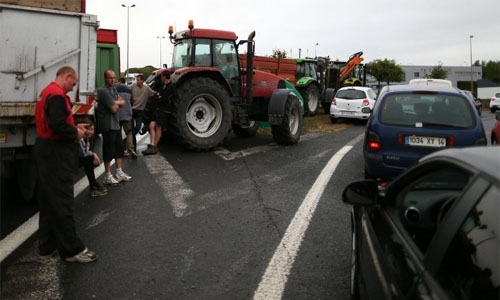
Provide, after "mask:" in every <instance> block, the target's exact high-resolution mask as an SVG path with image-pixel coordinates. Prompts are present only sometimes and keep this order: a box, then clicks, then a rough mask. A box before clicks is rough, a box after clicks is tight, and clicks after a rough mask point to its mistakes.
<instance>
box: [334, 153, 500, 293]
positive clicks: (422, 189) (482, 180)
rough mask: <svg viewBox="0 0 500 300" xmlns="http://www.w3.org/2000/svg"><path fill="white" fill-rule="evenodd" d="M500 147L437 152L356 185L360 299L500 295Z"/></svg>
mask: <svg viewBox="0 0 500 300" xmlns="http://www.w3.org/2000/svg"><path fill="white" fill-rule="evenodd" d="M499 175H500V149H499V148H498V147H491V146H489V147H471V148H462V149H448V150H442V151H438V152H434V153H433V154H430V155H428V156H426V157H425V158H423V159H421V160H420V161H419V163H418V164H417V165H416V166H414V167H412V168H410V169H408V170H406V171H405V172H404V173H402V174H401V175H400V176H398V177H397V178H396V179H395V180H394V181H393V182H391V183H390V184H389V185H388V186H387V187H381V186H379V185H378V183H377V182H376V181H373V180H365V181H358V182H354V183H351V184H350V185H349V186H347V187H346V189H345V190H344V192H343V201H344V203H347V204H351V205H353V208H352V214H351V221H352V241H353V242H352V245H353V252H352V270H351V271H352V272H351V275H352V276H351V279H352V285H351V286H352V298H353V299H499V296H500V295H499V276H500V263H499V260H500V259H499V257H500V255H499V253H500V252H499V251H500V249H499V245H500V239H499V237H500V236H499V229H500V226H499V219H500V218H499V212H500V208H499V203H500V191H499V190H500V179H499Z"/></svg>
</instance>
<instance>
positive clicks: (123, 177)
mask: <svg viewBox="0 0 500 300" xmlns="http://www.w3.org/2000/svg"><path fill="white" fill-rule="evenodd" d="M116 180H117V181H118V182H129V181H130V180H132V177H131V176H129V175H128V174H127V173H125V172H123V171H121V172H116Z"/></svg>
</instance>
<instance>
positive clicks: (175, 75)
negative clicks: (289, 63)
mask: <svg viewBox="0 0 500 300" xmlns="http://www.w3.org/2000/svg"><path fill="white" fill-rule="evenodd" d="M169 34H170V41H171V42H172V43H173V44H174V51H173V57H172V66H171V67H170V68H169V70H170V71H171V72H172V76H171V79H172V83H173V84H174V85H175V87H176V90H177V94H178V97H177V98H176V99H175V100H174V101H173V102H174V103H173V105H172V106H173V107H172V114H171V116H170V118H169V123H168V130H171V132H172V133H174V135H175V136H176V138H177V139H178V140H179V141H180V142H181V143H182V144H183V145H184V146H186V147H187V148H189V149H192V150H196V151H206V150H210V149H213V148H214V147H216V146H217V145H219V144H220V143H221V142H222V141H223V140H224V138H225V137H226V136H227V134H228V133H229V132H230V131H231V129H232V130H233V131H234V132H235V134H236V135H238V136H252V135H255V134H256V132H257V129H258V127H259V122H269V126H270V127H271V131H272V135H273V138H274V140H275V141H276V143H278V144H280V145H291V144H296V143H297V142H298V141H299V139H300V134H301V129H302V124H303V117H302V112H303V102H302V97H301V96H300V94H299V93H298V92H297V90H295V88H293V86H292V85H291V84H290V83H289V82H288V81H286V80H285V79H283V78H282V77H279V76H276V75H274V74H270V73H268V72H263V71H259V70H254V68H253V56H254V49H255V44H254V40H253V38H254V36H255V32H252V33H251V34H250V35H249V37H248V40H240V41H239V42H236V40H237V36H236V34H235V33H234V32H229V31H222V30H213V29H200V28H194V26H193V23H192V21H190V22H189V29H186V30H183V31H180V32H177V33H175V34H174V33H173V30H172V27H171V26H170V27H169ZM243 44H247V49H246V56H247V58H246V64H247V65H246V68H243V67H242V65H241V61H240V59H239V56H238V47H240V46H241V45H243Z"/></svg>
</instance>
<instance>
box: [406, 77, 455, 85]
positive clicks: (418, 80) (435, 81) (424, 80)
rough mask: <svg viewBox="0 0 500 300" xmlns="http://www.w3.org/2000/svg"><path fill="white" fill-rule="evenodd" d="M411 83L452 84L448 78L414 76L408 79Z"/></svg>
mask: <svg viewBox="0 0 500 300" xmlns="http://www.w3.org/2000/svg"><path fill="white" fill-rule="evenodd" d="M409 84H411V85H440V86H453V84H452V83H451V81H450V80H447V79H437V78H415V79H412V80H410V82H409Z"/></svg>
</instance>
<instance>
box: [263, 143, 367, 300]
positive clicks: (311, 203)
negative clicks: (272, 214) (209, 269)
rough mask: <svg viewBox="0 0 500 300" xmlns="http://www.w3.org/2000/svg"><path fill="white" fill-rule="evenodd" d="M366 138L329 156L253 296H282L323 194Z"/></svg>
mask: <svg viewBox="0 0 500 300" xmlns="http://www.w3.org/2000/svg"><path fill="white" fill-rule="evenodd" d="M362 138H363V135H360V136H358V137H356V138H355V139H353V140H351V141H350V142H349V143H348V144H347V145H346V146H344V147H343V148H342V149H340V150H339V151H338V152H337V153H335V155H334V156H333V157H332V158H331V159H330V161H329V162H328V164H327V165H326V166H325V168H324V169H323V170H322V171H321V173H320V175H319V176H318V178H317V179H316V181H315V182H314V185H313V186H312V187H311V189H310V190H309V192H308V193H307V195H306V197H305V198H304V200H303V201H302V204H301V205H300V207H299V209H298V210H297V212H296V213H295V216H294V217H293V219H292V221H291V222H290V225H288V228H287V230H286V232H285V234H284V236H283V238H282V240H281V242H280V244H279V245H278V247H277V249H276V251H275V252H274V255H273V257H272V258H271V261H270V263H269V265H268V266H267V269H266V272H265V273H264V276H263V277H262V279H261V281H260V283H259V286H258V288H257V290H256V291H255V294H254V297H253V299H255V300H261V299H262V300H279V299H281V297H282V296H283V291H284V289H285V285H286V282H287V281H288V275H289V274H290V270H291V268H292V266H293V263H294V261H295V257H296V256H297V253H298V250H299V248H300V245H301V244H302V240H303V238H304V234H305V232H306V230H307V228H308V227H309V222H310V220H311V218H312V216H313V215H314V211H315V210H316V207H317V206H318V203H319V200H320V198H321V195H322V194H323V192H324V190H325V187H326V185H327V184H328V182H329V181H330V178H331V177H332V175H333V173H334V172H335V169H336V168H337V166H338V164H339V163H340V161H341V160H342V158H343V157H344V156H345V155H346V154H347V153H348V152H349V151H350V150H351V149H352V147H353V145H354V144H356V143H357V142H358V141H360V140H361V139H362Z"/></svg>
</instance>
